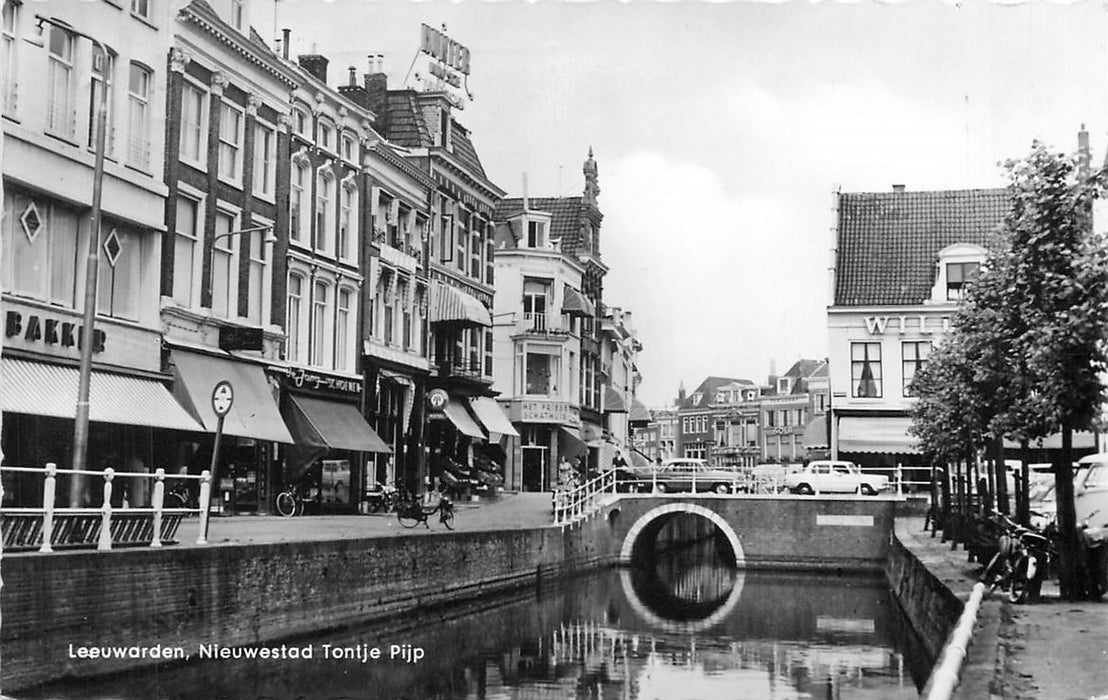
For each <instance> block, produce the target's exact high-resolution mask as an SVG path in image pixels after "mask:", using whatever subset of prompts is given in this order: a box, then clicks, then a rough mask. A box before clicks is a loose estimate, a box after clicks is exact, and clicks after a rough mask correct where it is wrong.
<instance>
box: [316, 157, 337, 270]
mask: <svg viewBox="0 0 1108 700" xmlns="http://www.w3.org/2000/svg"><path fill="white" fill-rule="evenodd" d="M338 185H339V183H338V179H337V178H336V177H335V173H334V172H333V171H332V170H331V166H329V165H323V166H321V167H320V168H319V169H318V171H317V172H316V191H315V208H314V209H313V213H314V215H315V216H314V222H313V223H315V229H314V231H315V239H314V240H313V241H312V242H311V245H312V250H315V251H316V252H318V253H323V254H325V255H334V244H335V196H336V190H338V189H339V188H338ZM320 229H322V231H321V230H320Z"/></svg>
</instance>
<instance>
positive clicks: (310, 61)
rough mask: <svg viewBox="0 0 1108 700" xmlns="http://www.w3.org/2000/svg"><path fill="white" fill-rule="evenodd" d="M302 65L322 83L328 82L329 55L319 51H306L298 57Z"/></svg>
mask: <svg viewBox="0 0 1108 700" xmlns="http://www.w3.org/2000/svg"><path fill="white" fill-rule="evenodd" d="M296 60H297V62H298V63H299V64H300V67H301V68H303V69H304V70H306V71H308V72H309V73H311V74H312V75H314V76H315V77H316V78H317V79H318V80H319V81H320V82H321V83H323V84H324V85H326V84H327V63H328V60H327V57H326V56H322V55H320V54H318V53H306V54H303V55H300V56H297V57H296Z"/></svg>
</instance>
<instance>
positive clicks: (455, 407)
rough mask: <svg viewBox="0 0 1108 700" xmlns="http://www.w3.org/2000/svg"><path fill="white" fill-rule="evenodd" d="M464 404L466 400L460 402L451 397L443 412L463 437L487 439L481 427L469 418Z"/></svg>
mask: <svg viewBox="0 0 1108 700" xmlns="http://www.w3.org/2000/svg"><path fill="white" fill-rule="evenodd" d="M463 402H464V399H463V400H459V399H457V398H455V397H453V396H451V397H450V401H449V402H447V404H446V406H445V407H443V409H442V412H443V413H445V414H446V417H447V418H449V419H450V422H451V423H453V424H454V427H455V428H457V429H458V432H460V433H462V434H463V435H468V436H470V437H471V438H483V437H485V433H484V432H483V431H482V430H481V427H480V426H479V425H477V423H475V422H474V420H473V419H472V418H470V417H469V411H467V410H466V407H465V406H464V405H463Z"/></svg>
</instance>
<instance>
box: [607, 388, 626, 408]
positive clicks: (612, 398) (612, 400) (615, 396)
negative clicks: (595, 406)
mask: <svg viewBox="0 0 1108 700" xmlns="http://www.w3.org/2000/svg"><path fill="white" fill-rule="evenodd" d="M604 412H605V413H627V404H626V403H624V402H623V397H622V396H620V395H619V392H618V391H616V390H615V389H613V388H612V387H608V388H607V389H605V391H604Z"/></svg>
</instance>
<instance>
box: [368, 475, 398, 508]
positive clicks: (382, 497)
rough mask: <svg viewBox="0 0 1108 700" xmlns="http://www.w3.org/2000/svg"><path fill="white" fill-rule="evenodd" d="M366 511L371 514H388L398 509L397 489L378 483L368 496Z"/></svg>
mask: <svg viewBox="0 0 1108 700" xmlns="http://www.w3.org/2000/svg"><path fill="white" fill-rule="evenodd" d="M365 500H366V510H367V511H368V512H370V513H388V512H389V511H391V510H393V509H394V508H395V507H396V501H397V494H396V488H395V487H393V486H389V485H388V484H382V483H381V482H379V481H378V482H377V483H376V485H375V486H374V488H373V489H371V490H370V491H369V492H368V493H367V494H366V499H365Z"/></svg>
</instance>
